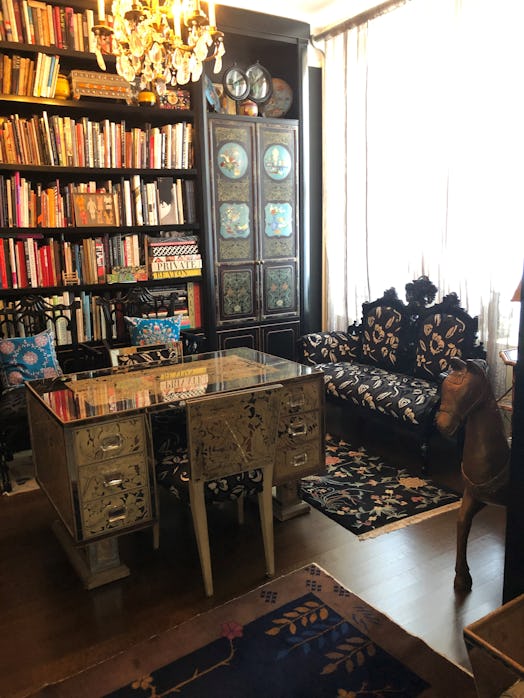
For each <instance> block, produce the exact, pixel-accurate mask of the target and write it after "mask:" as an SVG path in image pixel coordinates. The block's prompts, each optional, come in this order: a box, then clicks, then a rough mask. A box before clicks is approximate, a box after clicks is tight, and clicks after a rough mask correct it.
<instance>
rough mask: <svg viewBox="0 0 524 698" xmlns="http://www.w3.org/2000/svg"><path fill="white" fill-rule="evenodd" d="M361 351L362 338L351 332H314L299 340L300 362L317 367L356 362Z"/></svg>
mask: <svg viewBox="0 0 524 698" xmlns="http://www.w3.org/2000/svg"><path fill="white" fill-rule="evenodd" d="M359 351H360V336H359V335H358V334H350V333H349V332H337V331H331V332H313V333H311V334H305V335H303V336H302V337H300V338H299V340H298V352H297V354H298V360H299V361H300V362H301V363H303V364H308V365H312V366H314V365H316V364H323V363H336V362H338V361H356V360H357V359H358V356H359Z"/></svg>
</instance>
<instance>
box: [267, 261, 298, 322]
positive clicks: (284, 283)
mask: <svg viewBox="0 0 524 698" xmlns="http://www.w3.org/2000/svg"><path fill="white" fill-rule="evenodd" d="M297 314H298V283H297V263H296V261H295V260H292V261H286V262H280V263H269V262H266V263H265V264H263V265H262V317H263V318H268V317H278V316H286V317H289V316H290V315H297Z"/></svg>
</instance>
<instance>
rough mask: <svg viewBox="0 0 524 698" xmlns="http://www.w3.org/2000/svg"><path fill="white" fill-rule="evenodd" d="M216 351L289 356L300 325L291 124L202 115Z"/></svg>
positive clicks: (293, 125)
mask: <svg viewBox="0 0 524 698" xmlns="http://www.w3.org/2000/svg"><path fill="white" fill-rule="evenodd" d="M208 123H209V136H210V151H209V152H210V157H211V163H210V171H211V196H212V242H213V250H212V262H213V268H214V285H215V318H216V323H215V324H216V328H217V340H218V346H219V348H221V349H226V348H233V347H236V346H250V347H252V348H254V349H260V350H263V351H267V352H269V353H278V355H280V356H284V357H287V358H293V353H294V347H295V343H296V339H297V338H298V334H299V328H300V321H299V318H300V298H299V278H298V277H299V249H298V248H299V235H298V191H297V181H298V175H297V173H298V162H297V153H298V141H297V139H298V126H297V123H296V121H292V120H286V121H280V120H275V119H264V120H263V121H261V120H260V119H256V118H252V119H250V118H239V117H235V118H227V117H226V118H224V117H222V116H219V115H217V116H214V115H213V116H211V115H210V116H209V119H208Z"/></svg>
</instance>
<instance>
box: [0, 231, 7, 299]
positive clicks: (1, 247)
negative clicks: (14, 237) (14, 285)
mask: <svg viewBox="0 0 524 698" xmlns="http://www.w3.org/2000/svg"><path fill="white" fill-rule="evenodd" d="M5 242H7V241H6V240H3V239H1V238H0V288H9V282H8V278H7V261H6V249H5V244H4V243H5Z"/></svg>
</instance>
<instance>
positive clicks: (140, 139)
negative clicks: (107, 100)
mask: <svg viewBox="0 0 524 698" xmlns="http://www.w3.org/2000/svg"><path fill="white" fill-rule="evenodd" d="M41 96H43V97H44V96H50V95H44V94H43V95H41ZM0 161H1V162H4V163H8V164H14V165H50V166H53V167H54V166H59V167H108V168H109V167H112V168H120V167H131V168H152V169H162V168H167V169H188V168H191V167H193V164H194V155H193V125H192V124H191V123H189V122H185V121H181V122H178V123H176V124H165V125H163V126H152V125H151V124H149V123H146V124H145V125H144V126H143V127H142V128H137V127H133V128H127V127H126V122H125V120H122V121H120V122H115V121H110V120H109V119H103V120H102V121H93V120H91V119H89V118H88V117H87V116H84V117H81V118H80V119H77V120H75V119H73V118H72V117H69V116H59V115H56V114H55V115H52V116H49V115H48V113H47V111H45V110H44V111H43V112H42V113H41V114H40V115H37V114H35V115H33V116H31V117H21V116H20V115H19V114H11V115H10V116H9V117H7V118H6V119H5V121H3V123H1V124H0Z"/></svg>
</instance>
